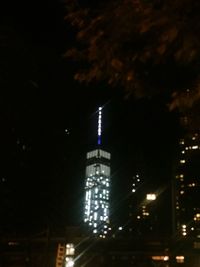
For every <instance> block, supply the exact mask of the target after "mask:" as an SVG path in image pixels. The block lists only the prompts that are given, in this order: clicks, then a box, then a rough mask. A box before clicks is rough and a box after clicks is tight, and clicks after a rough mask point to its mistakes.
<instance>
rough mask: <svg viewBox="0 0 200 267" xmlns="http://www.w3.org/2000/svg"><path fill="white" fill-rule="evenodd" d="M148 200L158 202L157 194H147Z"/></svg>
mask: <svg viewBox="0 0 200 267" xmlns="http://www.w3.org/2000/svg"><path fill="white" fill-rule="evenodd" d="M146 199H147V200H156V194H147V195H146Z"/></svg>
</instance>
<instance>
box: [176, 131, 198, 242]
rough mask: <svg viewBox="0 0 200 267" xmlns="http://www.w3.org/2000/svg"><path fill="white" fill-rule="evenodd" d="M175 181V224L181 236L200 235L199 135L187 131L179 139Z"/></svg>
mask: <svg viewBox="0 0 200 267" xmlns="http://www.w3.org/2000/svg"><path fill="white" fill-rule="evenodd" d="M179 146H180V155H179V163H178V168H177V172H176V183H175V185H176V186H175V209H176V226H177V230H178V233H179V234H181V235H182V236H183V237H188V236H189V237H190V236H192V237H200V135H199V133H198V132H193V133H191V132H188V133H186V134H185V135H184V138H182V139H181V140H180V143H179Z"/></svg>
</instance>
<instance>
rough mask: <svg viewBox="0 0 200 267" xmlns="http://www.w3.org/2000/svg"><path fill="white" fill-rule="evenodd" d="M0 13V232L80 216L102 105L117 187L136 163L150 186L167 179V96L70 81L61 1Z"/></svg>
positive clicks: (171, 130)
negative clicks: (137, 95)
mask: <svg viewBox="0 0 200 267" xmlns="http://www.w3.org/2000/svg"><path fill="white" fill-rule="evenodd" d="M85 3H86V1H85ZM1 12H2V16H1V24H0V38H1V43H0V46H1V49H0V57H1V64H0V73H1V75H0V85H1V97H0V123H1V131H0V148H1V149H0V155H1V168H0V190H1V194H0V197H1V201H0V203H1V205H0V211H1V225H0V227H1V228H0V231H8V232H16V231H22V230H23V231H31V230H32V231H39V230H42V229H45V227H47V226H50V227H52V228H57V227H63V226H65V225H69V224H70V225H71V224H75V225H78V224H80V222H81V219H82V218H81V214H82V210H81V209H82V200H83V184H84V166H85V154H86V152H87V151H88V149H93V148H95V146H96V114H95V110H96V109H97V107H98V106H99V105H104V114H103V123H104V126H103V131H104V133H103V143H104V146H105V149H107V150H108V151H110V152H111V153H112V163H111V166H112V173H113V177H112V184H113V190H114V192H116V193H117V194H116V196H118V197H119V199H120V198H123V194H124V192H125V189H126V188H127V187H128V186H129V180H130V178H131V177H132V176H133V175H134V174H135V172H136V171H141V172H142V173H143V174H144V177H145V180H146V181H147V182H148V184H149V186H150V187H151V188H152V190H154V189H155V188H157V187H159V186H163V185H164V186H165V185H166V186H167V185H168V183H169V181H170V179H171V175H172V169H173V168H172V161H173V160H174V158H175V157H176V153H175V152H176V141H177V137H178V133H179V132H178V126H177V121H178V120H177V115H175V114H172V113H169V112H168V111H167V107H166V105H165V101H164V100H161V98H159V97H158V98H155V99H153V100H149V99H146V100H134V99H132V98H130V99H128V100H127V99H125V98H124V95H123V89H122V88H108V87H107V86H105V85H104V84H91V85H90V86H86V85H80V84H78V83H76V82H74V81H73V74H74V71H75V69H76V66H75V65H74V64H73V63H72V62H67V61H66V59H64V57H63V55H64V53H65V51H66V50H67V48H69V47H71V46H72V45H73V40H74V32H73V30H72V29H71V28H70V26H69V25H67V23H66V22H65V21H64V16H65V7H64V3H63V2H62V1H58V0H51V1H43V2H42V3H41V1H39V0H38V1H26V2H20V3H19V2H17V1H16V2H15V3H13V4H11V5H10V6H9V5H7V6H5V8H4V9H1ZM121 188H123V189H124V191H123V190H121Z"/></svg>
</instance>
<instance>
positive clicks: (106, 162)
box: [83, 107, 111, 238]
mask: <svg viewBox="0 0 200 267" xmlns="http://www.w3.org/2000/svg"><path fill="white" fill-rule="evenodd" d="M101 124H102V107H99V108H98V145H99V146H100V145H101V129H102V126H101ZM110 158H111V155H110V153H109V152H107V151H105V150H102V149H100V148H99V147H98V148H97V149H95V150H92V151H90V152H88V153H87V163H86V180H85V203H84V218H83V220H84V222H85V224H86V225H87V229H88V230H89V232H90V233H92V234H94V235H95V236H98V237H102V238H105V235H106V234H107V230H105V229H107V228H108V226H109V216H110Z"/></svg>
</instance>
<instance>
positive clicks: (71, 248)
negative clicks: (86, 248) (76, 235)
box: [66, 244, 75, 255]
mask: <svg viewBox="0 0 200 267" xmlns="http://www.w3.org/2000/svg"><path fill="white" fill-rule="evenodd" d="M74 251H75V249H74V244H67V245H66V255H74Z"/></svg>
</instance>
